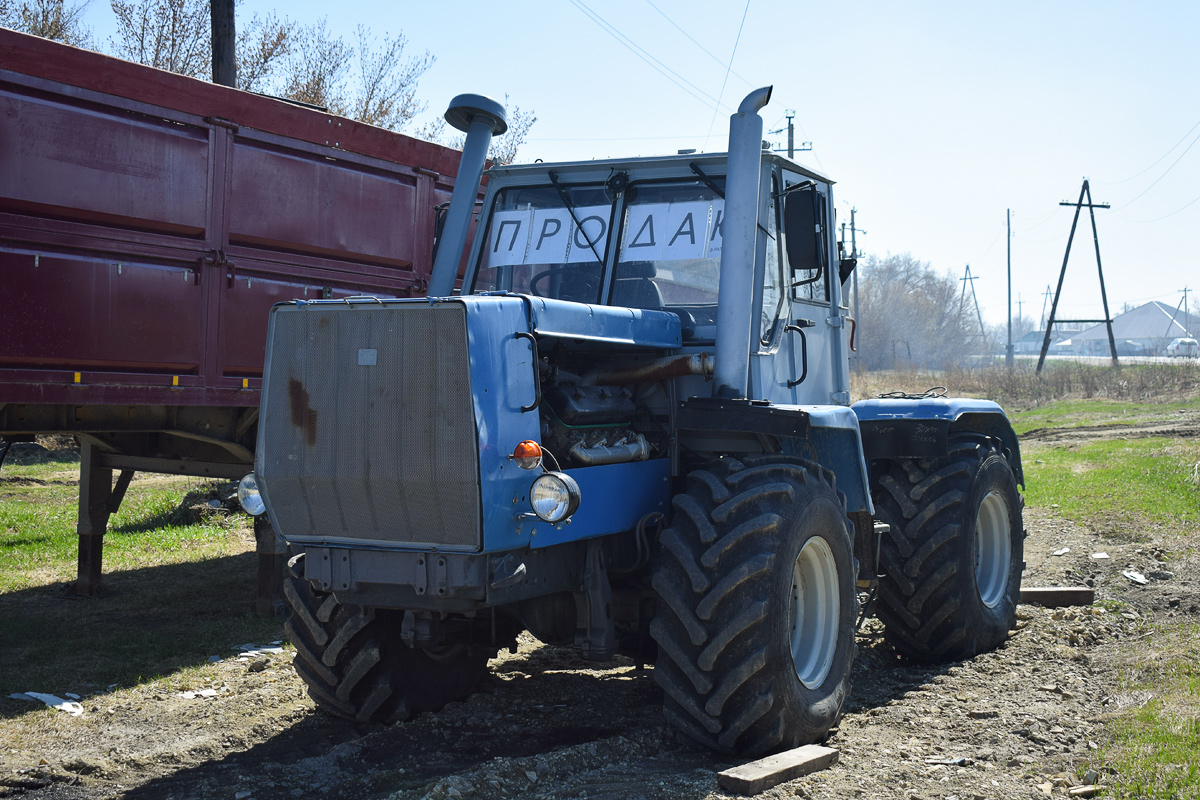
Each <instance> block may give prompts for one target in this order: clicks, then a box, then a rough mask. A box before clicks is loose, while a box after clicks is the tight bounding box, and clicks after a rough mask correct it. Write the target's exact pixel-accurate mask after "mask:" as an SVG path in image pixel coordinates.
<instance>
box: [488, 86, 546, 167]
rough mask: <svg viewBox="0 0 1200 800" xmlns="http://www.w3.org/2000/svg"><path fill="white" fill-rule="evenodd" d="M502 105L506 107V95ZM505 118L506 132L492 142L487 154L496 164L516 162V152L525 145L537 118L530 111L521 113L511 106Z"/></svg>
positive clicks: (518, 107) (517, 107)
mask: <svg viewBox="0 0 1200 800" xmlns="http://www.w3.org/2000/svg"><path fill="white" fill-rule="evenodd" d="M504 104H505V105H508V96H507V95H506V96H505V97H504ZM507 116H508V131H507V132H506V133H505V134H504V135H503V136H500V137H498V138H496V139H493V140H492V147H491V150H490V151H489V153H488V155H489V157H490V158H491V159H492V161H494V162H495V163H497V164H511V163H513V162H514V161H516V160H517V151H518V150H519V149H520V148H521V145H523V144H525V137H527V136H528V135H529V129H530V128H532V127H533V123H535V122H537V117H536V116H535V115H534V113H533V112H532V111H522V110H521V108H520V106H513V107H512V111H510V112H508V114H507Z"/></svg>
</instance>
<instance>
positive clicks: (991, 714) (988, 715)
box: [967, 711, 1000, 719]
mask: <svg viewBox="0 0 1200 800" xmlns="http://www.w3.org/2000/svg"><path fill="white" fill-rule="evenodd" d="M967 716H968V717H970V718H971V719H995V718H996V717H998V716H1000V712H999V711H968V712H967Z"/></svg>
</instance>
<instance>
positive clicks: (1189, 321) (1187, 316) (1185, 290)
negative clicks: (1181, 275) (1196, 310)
mask: <svg viewBox="0 0 1200 800" xmlns="http://www.w3.org/2000/svg"><path fill="white" fill-rule="evenodd" d="M1188 291H1189V289H1188V287H1186V286H1185V287H1183V321H1184V322H1185V323H1187V324H1186V325H1184V326H1183V332H1184V333H1185V334H1186V335H1188V336H1191V335H1192V317H1191V314H1189V313H1188V299H1187V296H1188Z"/></svg>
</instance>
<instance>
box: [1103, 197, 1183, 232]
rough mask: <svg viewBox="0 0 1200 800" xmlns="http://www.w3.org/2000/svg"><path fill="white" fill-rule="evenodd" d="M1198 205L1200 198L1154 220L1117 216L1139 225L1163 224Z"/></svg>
mask: <svg viewBox="0 0 1200 800" xmlns="http://www.w3.org/2000/svg"><path fill="white" fill-rule="evenodd" d="M1196 203H1200V197H1197V198H1195V199H1194V200H1192V201H1191V202H1189V203H1187V204H1186V205H1184V206H1182V207H1181V208H1177V209H1175V210H1174V211H1172V212H1171V213H1170V214H1163V215H1162V216H1161V217H1155V218H1154V219H1134V218H1133V217H1127V216H1125V215H1124V214H1118V215H1117V216H1119V217H1120V218H1121V219H1124V220H1128V221H1129V222H1136V223H1138V224H1139V225H1144V224H1146V223H1149V222H1162V221H1163V220H1164V219H1167V218H1168V217H1173V216H1175V215H1176V214H1178V213H1179V212H1180V211H1183V210H1184V209H1187V208H1189V207H1191V206H1193V205H1195V204H1196ZM1126 205H1128V204H1126ZM1124 207H1125V206H1121V208H1124Z"/></svg>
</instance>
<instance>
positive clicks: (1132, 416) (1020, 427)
mask: <svg viewBox="0 0 1200 800" xmlns="http://www.w3.org/2000/svg"><path fill="white" fill-rule="evenodd" d="M1198 408H1200V403H1198V402H1175V403H1128V402H1120V401H1117V400H1096V399H1092V400H1060V401H1058V402H1055V403H1051V404H1049V405H1045V406H1040V407H1038V408H1032V409H1029V410H1026V411H1017V412H1015V413H1013V414H1012V415H1011V416H1012V425H1013V429H1014V430H1015V431H1016V432H1017V435H1018V436H1020V435H1023V434H1026V433H1029V432H1030V431H1033V430H1040V429H1043V428H1057V429H1070V428H1081V427H1088V426H1094V425H1104V426H1109V425H1111V426H1120V425H1144V424H1146V423H1152V422H1159V421H1161V422H1169V421H1170V420H1171V418H1172V417H1174V416H1177V415H1178V414H1179V413H1180V412H1181V411H1188V410H1197V409H1198Z"/></svg>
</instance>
